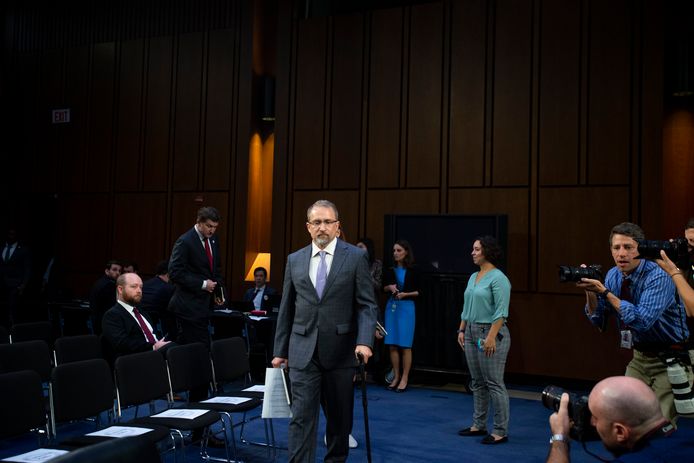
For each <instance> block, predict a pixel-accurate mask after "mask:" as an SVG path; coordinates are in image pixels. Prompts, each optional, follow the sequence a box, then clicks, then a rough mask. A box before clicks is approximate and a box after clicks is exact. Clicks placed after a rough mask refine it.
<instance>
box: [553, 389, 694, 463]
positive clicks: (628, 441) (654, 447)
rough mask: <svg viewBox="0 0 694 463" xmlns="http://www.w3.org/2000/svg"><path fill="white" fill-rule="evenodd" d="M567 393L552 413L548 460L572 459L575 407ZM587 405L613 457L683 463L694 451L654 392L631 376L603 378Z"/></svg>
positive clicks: (623, 460) (566, 460) (562, 462)
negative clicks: (665, 415)
mask: <svg viewBox="0 0 694 463" xmlns="http://www.w3.org/2000/svg"><path fill="white" fill-rule="evenodd" d="M569 397H570V396H569V394H567V393H563V394H562V395H561V401H560V403H559V409H558V410H557V411H556V412H555V413H553V414H552V415H551V416H550V417H549V427H550V430H551V432H552V438H551V439H550V445H551V447H550V449H549V455H548V456H547V463H568V462H570V461H571V458H570V451H569V450H570V449H569V433H570V431H571V428H572V425H571V418H572V417H571V416H570V413H571V410H572V409H575V407H574V406H573V404H571V403H570V398H569ZM588 408H589V409H590V413H591V414H592V416H591V418H590V421H591V424H592V425H593V426H595V429H596V431H597V433H598V435H599V436H600V440H601V441H602V443H603V445H604V446H605V448H606V449H607V450H609V451H610V452H611V453H612V454H613V455H614V456H615V459H614V460H611V461H615V462H624V463H627V462H630V461H648V462H676V463H682V462H684V461H687V460H689V458H691V455H692V452H693V451H694V445H693V444H692V442H691V439H688V438H687V436H684V435H683V436H680V435H678V434H677V433H675V427H674V426H673V425H672V423H671V422H670V421H668V420H667V419H666V418H665V417H664V416H663V414H662V411H661V410H660V405H659V404H658V399H657V398H656V396H655V393H654V392H653V391H652V390H651V389H650V388H649V387H648V386H647V385H645V384H644V383H643V382H642V381H640V380H638V379H635V378H630V377H628V376H613V377H611V378H606V379H603V380H602V381H600V382H599V383H598V384H596V385H595V387H594V388H593V390H592V391H591V393H590V396H589V397H588ZM574 412H575V410H574ZM589 453H590V452H589ZM591 455H592V454H591ZM593 456H595V455H593ZM596 458H598V459H601V460H602V461H606V460H603V459H602V458H600V457H596Z"/></svg>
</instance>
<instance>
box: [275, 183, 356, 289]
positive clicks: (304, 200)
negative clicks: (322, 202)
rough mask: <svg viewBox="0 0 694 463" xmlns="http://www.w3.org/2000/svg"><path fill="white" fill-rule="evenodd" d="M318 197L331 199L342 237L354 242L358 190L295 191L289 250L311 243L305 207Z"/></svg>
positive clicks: (288, 226) (288, 227) (288, 225)
mask: <svg viewBox="0 0 694 463" xmlns="http://www.w3.org/2000/svg"><path fill="white" fill-rule="evenodd" d="M319 199H327V200H328V201H332V202H333V204H335V206H336V207H337V210H338V212H339V213H340V226H341V227H342V229H343V230H344V236H343V238H344V237H346V241H347V242H349V243H354V240H355V239H357V238H358V236H357V234H358V228H357V223H358V218H359V193H358V192H356V191H347V190H340V191H334V190H323V191H297V192H296V193H295V194H294V200H293V207H292V215H291V219H290V223H289V224H287V229H289V230H291V241H290V243H291V251H290V252H294V251H296V250H297V249H301V248H303V247H304V246H306V245H308V244H310V243H311V236H310V235H309V233H308V229H307V228H306V209H308V207H309V206H310V205H311V204H313V203H315V202H316V201H318V200H319ZM280 259H281V260H280V262H283V261H284V260H283V259H284V257H281V258H280ZM282 269H284V265H282ZM278 281H279V280H278Z"/></svg>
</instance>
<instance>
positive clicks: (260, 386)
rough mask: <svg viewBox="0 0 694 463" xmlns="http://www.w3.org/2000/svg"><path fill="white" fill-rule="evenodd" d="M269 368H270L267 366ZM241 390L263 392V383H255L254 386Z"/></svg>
mask: <svg viewBox="0 0 694 463" xmlns="http://www.w3.org/2000/svg"><path fill="white" fill-rule="evenodd" d="M268 370H270V368H268ZM243 392H265V385H264V384H256V385H255V386H251V387H247V388H246V389H244V390H243Z"/></svg>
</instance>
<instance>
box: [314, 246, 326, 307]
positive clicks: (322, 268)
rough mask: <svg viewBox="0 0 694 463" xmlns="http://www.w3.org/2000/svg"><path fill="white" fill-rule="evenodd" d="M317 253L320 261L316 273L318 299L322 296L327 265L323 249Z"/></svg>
mask: <svg viewBox="0 0 694 463" xmlns="http://www.w3.org/2000/svg"><path fill="white" fill-rule="evenodd" d="M318 254H320V263H319V264H318V272H317V273H316V293H317V294H318V299H320V298H321V297H323V290H324V289H325V280H326V279H327V278H328V266H327V265H326V264H325V251H319V252H318Z"/></svg>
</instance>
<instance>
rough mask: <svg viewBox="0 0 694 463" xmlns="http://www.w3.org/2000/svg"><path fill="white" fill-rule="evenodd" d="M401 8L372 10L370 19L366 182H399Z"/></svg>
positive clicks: (377, 184) (388, 184) (375, 184)
mask: <svg viewBox="0 0 694 463" xmlns="http://www.w3.org/2000/svg"><path fill="white" fill-rule="evenodd" d="M402 15H403V11H402V10H401V9H391V10H376V11H374V12H373V13H372V19H371V49H370V56H371V60H370V63H369V68H370V70H371V71H370V73H369V133H368V146H367V154H368V158H367V166H368V167H367V168H368V171H367V185H368V186H369V187H370V188H393V187H397V186H398V184H399V172H400V135H401V132H400V130H401V127H400V112H401V111H402V106H401V100H400V99H401V90H402V80H401V79H402V72H403V69H402V57H401V53H400V52H396V50H400V49H401V48H402V33H403V32H402V20H403V18H402Z"/></svg>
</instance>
